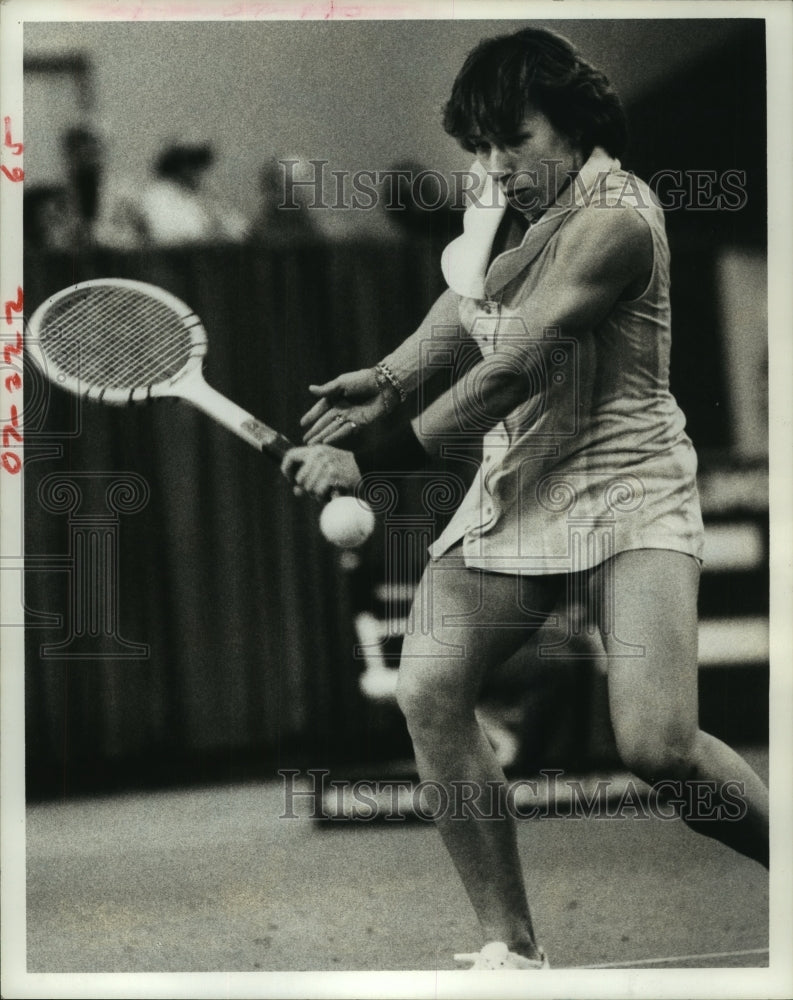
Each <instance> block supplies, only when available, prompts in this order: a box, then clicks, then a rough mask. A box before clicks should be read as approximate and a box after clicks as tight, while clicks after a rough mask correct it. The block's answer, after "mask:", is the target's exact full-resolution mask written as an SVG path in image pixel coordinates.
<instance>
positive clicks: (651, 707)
mask: <svg viewBox="0 0 793 1000" xmlns="http://www.w3.org/2000/svg"><path fill="white" fill-rule="evenodd" d="M592 580H593V583H594V589H593V591H591V595H592V599H593V600H595V602H596V603H595V607H596V608H597V609H598V611H599V612H600V615H601V631H602V632H603V641H604V645H605V647H606V652H607V654H608V655H609V701H610V706H611V717H612V722H613V725H614V733H615V736H616V738H617V746H618V749H619V751H620V754H621V756H622V758H623V760H624V762H625V763H626V765H627V766H628V767H629V768H630V769H631V770H632V771H633V772H634V773H635V774H638V775H639V777H641V778H642V779H644V780H645V781H647V782H648V783H650V784H653V783H655V782H658V781H660V780H662V779H665V780H669V781H673V782H680V783H682V786H681V787H682V788H683V791H684V795H683V798H684V799H685V800H686V804H685V805H681V807H680V812H681V816H682V818H683V819H684V820H685V821H686V823H688V825H689V826H690V827H691V828H692V829H693V830H696V831H697V832H698V833H703V834H705V835H706V836H710V837H714V838H716V839H717V840H720V841H721V842H722V843H724V844H727V845H728V846H729V847H732V848H734V849H735V850H736V851H739V852H740V853H742V854H745V855H747V856H748V857H750V858H753V859H754V860H756V861H759V862H760V863H761V864H764V865H766V866H767V865H768V792H767V790H766V787H765V785H764V784H763V782H762V781H761V780H760V778H759V777H758V776H757V774H755V772H754V771H753V770H752V769H751V767H749V765H748V764H747V763H746V761H745V760H743V758H742V757H740V756H739V755H738V754H737V753H735V751H733V750H731V749H730V748H729V747H728V746H727V745H726V744H724V743H722V742H721V741H720V740H718V739H716V738H715V737H714V736H711V735H709V734H708V733H704V732H703V731H702V730H701V729H700V728H699V722H698V708H699V706H698V700H697V697H698V696H697V613H696V604H697V588H698V583H699V569H698V567H697V565H696V563H695V561H694V560H693V559H692V558H690V557H689V556H686V555H684V554H682V553H678V552H669V551H666V550H660V549H659V550H654V549H639V550H636V551H634V552H623V553H621V554H619V555H618V556H616V557H615V558H614V559H612V560H611V561H610V562H609V563H607V564H604V565H603V566H602V567H599V568H598V570H597V572H595V573H594V574H593V577H592ZM617 640H622V642H628V643H635V644H639V645H641V646H642V647H643V653H642V655H638V656H635V657H624V656H618V655H616V654H619V653H624V647H622V646H620V644H619V642H618V641H617ZM701 782H713V783H715V791H711V789H710V788H706V787H705V786H704V785H699V789H700V793H703V792H704V799H703V800H702V801H701V804H700V806H699V807H696V806H695V807H694V808H693V809H692V808H691V806H690V805H689V804H688V803H689V802H691V801H696V800H692V795H693V793H694V792H695V789H696V783H701ZM736 789H737V790H738V795H739V796H740V800H741V807H742V809H744V810H745V811H744V814H743V815H742V816H739V815H738V811H739V810H738V809H736ZM725 791H726V793H727V797H726V798H725V795H724V794H723V793H724V792H725ZM705 817H707V818H705Z"/></svg>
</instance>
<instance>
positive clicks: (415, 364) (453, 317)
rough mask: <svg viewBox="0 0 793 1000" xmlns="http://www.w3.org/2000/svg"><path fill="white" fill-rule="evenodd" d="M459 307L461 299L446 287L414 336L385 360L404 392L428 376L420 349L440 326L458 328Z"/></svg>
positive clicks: (410, 390) (412, 388)
mask: <svg viewBox="0 0 793 1000" xmlns="http://www.w3.org/2000/svg"><path fill="white" fill-rule="evenodd" d="M459 304H460V296H459V295H458V294H457V292H453V291H452V290H451V288H447V289H446V291H445V292H442V293H441V294H440V295H439V296H438V298H437V299H436V300H435V302H434V304H433V305H432V307H431V308H430V310H429V312H428V313H427V315H426V316H425V317H424V319H423V320H422V322H421V325H420V326H419V327H418V329H417V330H416V331H415V333H412V334H411V335H410V336H409V337H407V338H406V339H405V340H403V341H402V343H401V344H400V345H399V347H397V348H396V350H394V351H392V352H391V353H390V354H389V355H387V356H386V357H385V358H383V361H384V362H385V364H387V365H388V367H389V368H390V369H391V371H392V372H393V373H394V375H395V376H396V377H397V379H398V380H399V382H400V383H401V384H402V387H403V389H404V390H405V392H412V391H413V390H414V389H415V388H416V387H417V386H418V385H419V384H420V383H421V382H423V381H424V379H425V378H426V377H427V374H428V372H426V371H424V372H422V370H421V359H422V351H421V348H422V345H423V344H424V343H426V342H427V341H428V340H430V339H431V338H432V336H433V331H437V330H438V328H440V327H455V326H459V323H460V314H459V311H458V309H459ZM436 336H437V333H436Z"/></svg>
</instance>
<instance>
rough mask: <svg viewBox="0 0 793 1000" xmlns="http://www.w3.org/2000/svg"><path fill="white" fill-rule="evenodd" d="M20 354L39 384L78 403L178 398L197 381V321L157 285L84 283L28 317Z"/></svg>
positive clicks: (200, 336)
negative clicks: (37, 373) (183, 386)
mask: <svg viewBox="0 0 793 1000" xmlns="http://www.w3.org/2000/svg"><path fill="white" fill-rule="evenodd" d="M25 340H26V343H25V349H26V353H27V354H28V356H29V357H32V359H33V360H34V361H35V362H36V364H37V365H38V366H39V367H40V368H41V370H42V372H43V373H44V374H45V376H46V377H47V378H48V379H50V381H52V382H53V383H55V384H56V385H58V386H60V387H61V388H63V389H65V390H66V391H68V392H71V393H73V394H75V395H78V396H86V397H88V398H89V399H94V400H97V401H100V402H103V403H110V404H114V405H118V406H121V405H124V404H126V403H130V402H142V401H144V400H146V399H150V398H152V397H156V396H172V395H179V394H180V393H179V391H178V390H179V384H180V383H182V382H184V381H186V380H188V379H189V377H190V376H191V375H193V376H195V375H196V374H198V375H199V377H200V371H201V366H202V363H203V358H204V356H205V355H206V352H207V346H208V343H207V334H206V331H205V329H204V327H203V325H202V324H201V320H200V319H199V318H198V316H197V315H196V314H195V313H194V312H193V310H192V309H191V308H190V307H189V306H188V305H186V304H185V303H184V302H182V301H181V299H178V298H177V297H176V296H175V295H171V293H170V292H166V291H164V289H162V288H159V287H158V286H157V285H151V284H148V283H147V282H143V281H132V280H130V279H127V278H92V279H91V280H89V281H81V282H78V283H77V284H75V285H71V286H69V287H68V288H64V289H62V290H61V291H59V292H56V293H55V294H54V295H51V296H50V298H48V299H47V300H46V301H45V302H43V303H42V304H41V305H40V306H39V307H38V309H36V311H35V312H34V313H33V315H32V316H31V318H30V320H29V322H28V324H27V330H26V334H25Z"/></svg>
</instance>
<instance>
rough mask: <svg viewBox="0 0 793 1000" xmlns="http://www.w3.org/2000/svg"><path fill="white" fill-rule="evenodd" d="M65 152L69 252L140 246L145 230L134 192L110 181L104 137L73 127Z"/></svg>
mask: <svg viewBox="0 0 793 1000" xmlns="http://www.w3.org/2000/svg"><path fill="white" fill-rule="evenodd" d="M61 150H62V152H63V158H64V168H65V173H66V178H65V186H64V193H65V199H66V200H65V205H64V208H63V211H64V215H65V216H66V217H67V218H68V227H67V228H68V230H69V233H70V235H69V241H70V246H69V249H71V250H74V251H79V250H83V249H86V248H90V247H93V246H102V247H110V248H114V249H122V250H125V249H130V248H133V247H136V246H139V245H140V244H141V242H142V232H141V225H140V218H139V216H138V213H137V211H136V209H135V201H134V199H135V195H134V194H133V193H132V192H133V190H134V189H133V187H132V185H131V183H129V184H126V185H125V184H124V183H122V182H121V180H120V179H118V178H115V179H114V178H111V177H109V175H108V171H107V156H106V150H105V144H104V142H103V141H102V139H101V137H100V136H99V134H98V133H97V132H96V131H94V130H93V129H91V128H89V127H87V126H85V125H77V126H74V127H72V128H69V129H67V130H66V132H64V134H63V136H62V137H61ZM62 237H63V238H65V231H64V232H63V233H62Z"/></svg>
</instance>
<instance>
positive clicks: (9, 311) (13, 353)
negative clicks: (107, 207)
mask: <svg viewBox="0 0 793 1000" xmlns="http://www.w3.org/2000/svg"><path fill="white" fill-rule="evenodd" d="M5 124H6V143H7V144H8V141H9V140H10V133H9V132H8V125H9V120H8V119H5ZM3 170H4V171H5V167H4V168H3ZM24 301H25V297H24V294H23V292H22V286H21V285H20V286H18V287H17V297H16V299H7V300H6V301H5V302H4V303H3V312H4V313H5V318H6V323H13V322H14V320H15V318H16V317H15V313H21V312H22V306H23V304H24ZM22 348H23V341H22V334H21V333H20V332H19V331H18V330H17V331H16V332H15V335H14V341H13V342H12V343H7V344H6V345H5V346H4V347H3V363H4V364H6V365H8V366H9V367H11V366H12V365H13V363H14V361H15V359H16V358H17V357H18V356H19V355H21V354H22ZM3 384H4V386H5V390H6V392H7V393H16V392H19V391H21V389H22V376H21V375H20V374H19V372H12V373H11V374H10V375H7V376H6V377H5V379H4V380H3ZM20 423H21V419H20V413H19V408H18V407H17V405H16V404H15V403H12V404H11V408H10V411H9V419H8V421H6V422H5V423H4V425H3V430H2V444H3V448H14V447H15V442H16V443H17V444H21V443H22V435H21V434H20V432H19V431H18V430H17V428H18V427H19V425H20ZM0 465H2V467H3V469H4V470H5V471H6V472H8V473H9V474H10V475H12V476H15V475H17V473H18V472H20V471H21V469H22V459H21V458H20V457H19V455H17V454H16V452H14V451H4V452H3V453H2V455H0Z"/></svg>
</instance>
